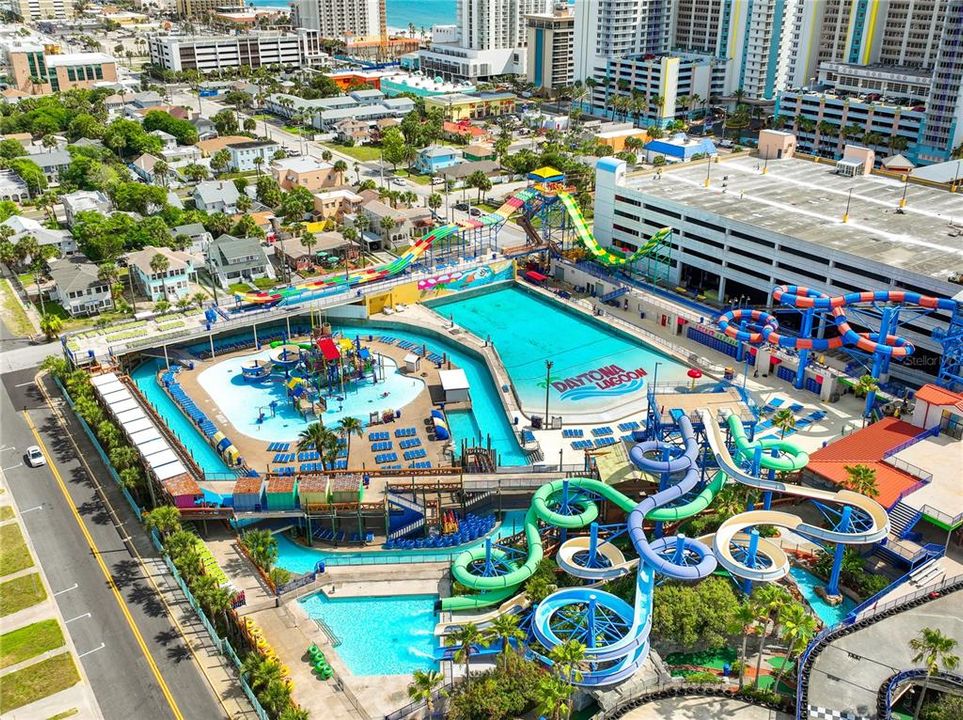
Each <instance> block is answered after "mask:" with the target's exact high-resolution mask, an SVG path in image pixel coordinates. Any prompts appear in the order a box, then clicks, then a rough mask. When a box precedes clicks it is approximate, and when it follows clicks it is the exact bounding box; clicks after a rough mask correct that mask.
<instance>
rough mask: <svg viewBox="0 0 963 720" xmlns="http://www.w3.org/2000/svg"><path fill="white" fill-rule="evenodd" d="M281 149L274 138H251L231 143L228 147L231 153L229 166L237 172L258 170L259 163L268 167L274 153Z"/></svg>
mask: <svg viewBox="0 0 963 720" xmlns="http://www.w3.org/2000/svg"><path fill="white" fill-rule="evenodd" d="M280 149H281V146H280V145H278V144H277V143H276V142H274V141H273V140H250V141H248V142H243V143H237V144H236V145H229V146H228V148H227V151H228V152H229V153H230V155H231V162H230V164H229V167H230V168H231V170H234V171H235V172H247V171H250V170H256V169H257V167H258V166H259V165H260V166H261V167H264V168H266V167H267V166H268V165H269V164H270V162H271V160H272V158H273V157H274V153H276V152H277V151H278V150H280ZM258 158H260V161H259V160H258Z"/></svg>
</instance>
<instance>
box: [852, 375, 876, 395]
mask: <svg viewBox="0 0 963 720" xmlns="http://www.w3.org/2000/svg"><path fill="white" fill-rule="evenodd" d="M877 390H879V383H878V382H877V381H876V378H874V377H873V376H872V375H870V374H869V373H866V374H865V375H861V376H860V378H859V380H857V381H856V384H855V385H853V395H855V396H856V397H858V398H864V397H866V396H867V395H869V394H870V393H871V392H876V391H877Z"/></svg>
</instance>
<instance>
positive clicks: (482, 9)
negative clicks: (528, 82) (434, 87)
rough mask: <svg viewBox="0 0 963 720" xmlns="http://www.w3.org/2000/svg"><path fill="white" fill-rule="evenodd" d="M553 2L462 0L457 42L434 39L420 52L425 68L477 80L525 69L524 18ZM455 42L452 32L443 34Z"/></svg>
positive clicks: (449, 77) (447, 77) (451, 77)
mask: <svg viewBox="0 0 963 720" xmlns="http://www.w3.org/2000/svg"><path fill="white" fill-rule="evenodd" d="M552 4H553V3H552V0H457V5H456V7H455V13H456V17H457V21H458V34H457V40H455V41H454V42H432V44H431V45H430V46H429V47H428V48H427V49H425V50H421V51H420V52H419V53H418V58H419V62H420V67H421V70H422V72H424V73H425V74H426V75H428V76H430V77H435V76H440V77H442V78H443V79H445V80H459V81H470V82H475V81H479V80H489V79H492V78H494V77H497V76H499V75H509V74H518V75H524V74H525V72H526V60H527V57H526V52H525V44H526V43H527V38H528V36H527V32H526V27H525V16H526V15H533V14H546V13H550V12H551V10H552ZM441 37H443V38H444V39H445V40H449V41H450V40H452V34H451V32H450V31H448V32H445V33H444V35H442V36H441Z"/></svg>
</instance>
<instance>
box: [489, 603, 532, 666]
mask: <svg viewBox="0 0 963 720" xmlns="http://www.w3.org/2000/svg"><path fill="white" fill-rule="evenodd" d="M486 631H487V633H488V635H489V636H490V637H491V638H492V639H493V640H498V641H499V642H501V644H502V652H501V656H500V658H501V663H502V666H503V668H504V669H506V670H507V669H508V666H509V665H510V664H511V662H510V659H511V657H512V656H513V653H512V646H511V642H512V641H513V640H514V641H515V642H516V643H522V642H524V641H525V638H527V637H528V635H527V634H526V633H525V631H524V630H522V629H521V628H520V627H519V626H518V615H512V614H508V613H506V614H503V615H499V616H498V617H497V618H495V619H494V620H492V624H491V625H490V626H489V627H488V628H487V629H486Z"/></svg>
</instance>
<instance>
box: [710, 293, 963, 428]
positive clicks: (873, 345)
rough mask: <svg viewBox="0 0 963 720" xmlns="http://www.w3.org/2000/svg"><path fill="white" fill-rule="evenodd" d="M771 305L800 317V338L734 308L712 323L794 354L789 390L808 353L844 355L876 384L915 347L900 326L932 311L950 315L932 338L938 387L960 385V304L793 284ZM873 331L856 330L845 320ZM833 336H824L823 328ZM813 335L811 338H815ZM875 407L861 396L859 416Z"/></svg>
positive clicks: (759, 313)
mask: <svg viewBox="0 0 963 720" xmlns="http://www.w3.org/2000/svg"><path fill="white" fill-rule="evenodd" d="M772 297H773V300H774V301H776V302H777V303H779V304H780V305H782V306H783V307H784V308H787V309H794V310H798V311H799V312H800V313H801V315H802V318H801V322H800V333H799V335H787V334H784V333H781V332H779V321H778V319H777V318H776V316H775V315H774V313H772V312H767V311H765V310H757V309H750V308H736V309H734V310H730V311H729V312H726V313H723V314H722V315H721V316H720V317H719V318H718V320H717V323H718V325H719V328H720V329H721V330H722V331H723V332H725V333H726V335H728V336H729V337H731V338H734V339H736V340H739V341H741V342H746V343H749V344H750V345H761V344H763V343H769V344H772V345H776V346H778V347H781V348H787V349H790V350H795V351H797V352H798V353H799V367H798V369H797V371H796V376H795V380H794V383H793V385H794V386H795V387H796V388H802V387H803V382H804V378H805V372H806V368H807V366H808V365H809V359H810V357H809V355H810V353H811V352H813V351H815V352H827V351H831V350H844V351H846V352H848V353H850V354H851V355H853V356H854V357H855V358H856V359H857V360H858V361H860V362H863V363H864V364H865V367H866V369H867V371H868V373H869V374H870V375H872V377H873V379H874V380H876V381H877V382H879V381H880V380H881V378H885V376H886V375H887V373H888V372H889V367H890V363H891V361H892V360H894V359H895V360H903V359H905V358H907V357H909V356H910V355H912V354H913V352H914V350H915V347H914V346H913V344H912V343H911V342H910V341H909V340H907V339H906V338H904V337H902V336H900V335H899V327H900V323H901V322H902V323H906V322H911V321H912V320H913V319H915V318H918V317H919V316H921V315H926V314H930V313H933V312H935V311H950V312H951V313H952V314H953V315H952V319H951V321H950V327H949V329H948V330H947V331H945V332H940V333H938V334H937V333H934V337H935V338H936V339H937V340H939V341H940V342H941V344H942V345H943V351H944V352H943V359H942V362H941V366H940V372H939V379H940V383H941V384H943V385H945V386H946V387H949V388H951V389H952V388H953V387H955V386H958V385H961V384H963V376H961V375H960V363H961V358H963V342H961V341H963V311H961V309H960V306H961V303H960V302H959V301H957V300H953V299H949V298H935V297H929V296H926V295H921V294H919V293H915V292H904V291H895V290H875V291H873V290H870V291H865V292H854V293H847V294H845V295H838V296H829V295H827V294H826V293H823V292H821V291H819V290H813V289H810V288H806V287H801V286H797V285H780V286H778V287H776V288H774V289H773V292H772ZM850 317H853V318H854V320H853V321H852V322H855V323H857V324H858V325H859V326H861V327H866V328H874V327H875V328H876V329H875V330H857V329H854V328H853V325H852V323H851V321H850ZM830 324H831V325H833V326H835V328H836V333H837V334H836V335H835V336H833V337H829V338H827V337H823V335H824V331H825V330H826V326H827V325H830ZM814 332H815V337H814ZM875 404H876V391H875V390H871V391H869V392H868V393H867V395H866V407H865V410H864V415H866V416H869V415H870V414H871V413H872V411H873V408H874V405H875Z"/></svg>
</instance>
